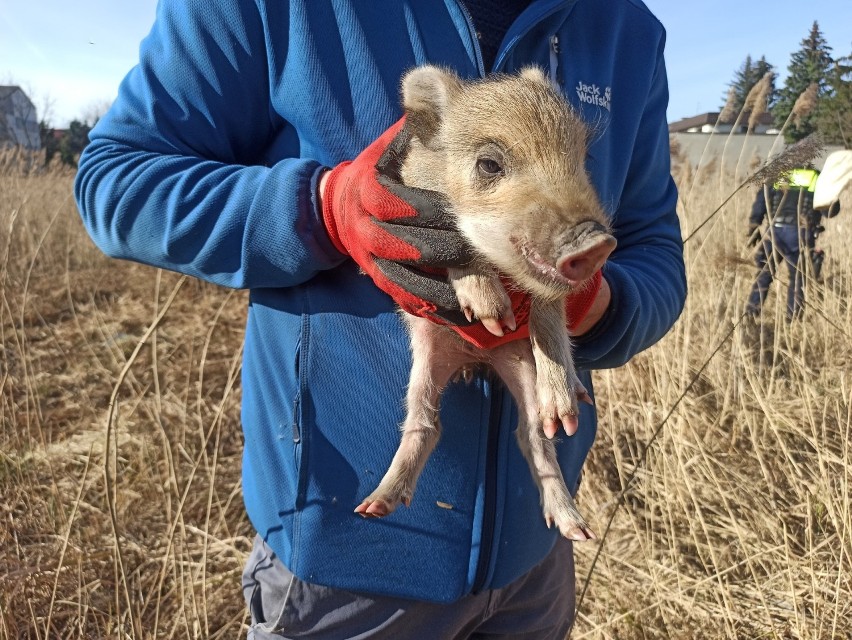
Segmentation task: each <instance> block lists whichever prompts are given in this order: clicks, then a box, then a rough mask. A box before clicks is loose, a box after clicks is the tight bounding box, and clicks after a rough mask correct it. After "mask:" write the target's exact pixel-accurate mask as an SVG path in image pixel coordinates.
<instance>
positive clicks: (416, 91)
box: [402, 65, 462, 146]
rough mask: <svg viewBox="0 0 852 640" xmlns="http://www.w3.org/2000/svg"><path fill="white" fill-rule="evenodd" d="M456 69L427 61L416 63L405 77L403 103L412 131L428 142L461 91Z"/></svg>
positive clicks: (425, 143) (435, 133) (436, 131)
mask: <svg viewBox="0 0 852 640" xmlns="http://www.w3.org/2000/svg"><path fill="white" fill-rule="evenodd" d="M461 87H462V85H461V80H459V77H458V76H457V75H455V74H454V73H453V72H451V71H449V70H446V69H442V68H440V67H436V66H433V65H425V66H422V67H415V68H414V69H412V70H411V71H409V72H408V73H406V74H405V76H404V77H403V79H402V106H403V108H404V109H405V116H406V123H407V126H408V127H409V129H410V131H411V133H412V134H413V135H414V136H416V137H417V138H420V141H421V142H422V143H423V144H424V145H426V146H428V145H429V141H430V140H432V138H434V137H435V136H436V135H437V134H438V131H439V130H440V128H441V122H442V121H443V119H444V116H445V114H446V112H447V108H448V106H449V104H450V102H451V100H452V99H453V97H454V96H455V95H456V94H457V93H458V92H460V91H461Z"/></svg>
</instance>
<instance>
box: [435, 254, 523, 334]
mask: <svg viewBox="0 0 852 640" xmlns="http://www.w3.org/2000/svg"><path fill="white" fill-rule="evenodd" d="M447 275H448V276H449V280H450V282H451V283H452V285H453V289H454V290H455V292H456V298H457V299H458V301H459V305H460V306H461V308H462V311H464V314H465V316H466V317H467V319H468V320H469V321H471V322H473V321H474V320H479V321H481V322H482V325H483V326H484V327H485V328H486V329H488V331H489V332H491V333H492V334H494V335H495V336H502V335H503V333H504V331H503V329H504V327H505V328H507V329H509V330H510V331H514V330H515V329H516V328H517V326H516V323H515V315H514V313H513V312H512V301H511V300H509V295H508V294H507V293H506V289H505V288H504V287H503V283H502V282H500V278H498V277H497V274H496V273H495V272H494V270H493V269H492V268H491V267H489V266H488V265H487V264H485V263H484V262H482V261H475V262H473V263H471V264H470V265H468V266H466V267H464V268H456V269H448V271H447Z"/></svg>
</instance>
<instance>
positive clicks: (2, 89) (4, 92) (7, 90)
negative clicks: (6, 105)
mask: <svg viewBox="0 0 852 640" xmlns="http://www.w3.org/2000/svg"><path fill="white" fill-rule="evenodd" d="M16 91H22V89H21V88H20V87H19V86H17V85H14V84H11V85H0V100H2V99H3V98H8V97H9V96H10V95H12V94H13V93H15V92H16Z"/></svg>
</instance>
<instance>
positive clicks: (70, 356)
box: [0, 165, 252, 639]
mask: <svg viewBox="0 0 852 640" xmlns="http://www.w3.org/2000/svg"><path fill="white" fill-rule="evenodd" d="M72 182H73V175H72V174H70V173H68V172H63V171H62V170H61V169H58V168H54V169H52V170H50V171H48V172H41V173H38V172H30V173H27V172H23V171H20V170H18V169H17V168H16V167H15V166H12V167H10V166H8V165H7V166H6V170H5V171H4V172H3V174H2V175H0V222H2V232H0V260H2V262H0V305H2V306H0V332H2V334H1V335H2V356H0V420H2V422H0V494H2V495H3V501H2V502H1V503H0V639H6V638H63V639H64V638H107V637H111V638H131V637H132V638H154V637H156V638H172V637H175V638H188V637H192V638H197V637H204V638H216V637H218V638H236V637H238V636H239V635H240V633H241V632H242V631H241V629H242V625H243V622H244V619H245V611H244V610H245V606H244V604H242V596H241V593H240V590H239V576H240V572H241V570H242V563H243V558H244V556H245V554H246V553H247V552H248V550H249V546H250V539H251V535H252V532H251V528H250V525H249V524H248V522H247V519H246V517H245V515H244V513H243V507H242V496H241V492H240V455H241V436H240V429H239V390H238V385H236V382H237V380H238V371H239V356H240V345H241V341H242V330H243V324H244V313H245V307H246V304H245V299H244V297H243V294H234V293H229V292H226V291H223V290H220V289H217V288H215V287H212V286H208V285H204V284H202V283H199V282H196V281H192V280H187V281H183V280H181V279H179V278H178V277H176V276H174V275H171V274H162V275H161V276H158V274H157V272H155V271H153V270H151V269H149V268H145V267H141V266H138V265H134V264H129V263H122V262H118V261H110V260H108V259H107V258H105V257H103V256H102V255H100V253H99V252H98V251H97V250H96V249H95V248H94V247H93V245H92V244H91V242H90V241H89V240H88V237H87V236H86V234H85V231H84V230H83V228H82V225H81V223H80V221H79V216H78V215H77V213H76V207H75V205H74V202H73V198H72V195H71V188H72ZM178 287H179V290H178V292H177V295H176V296H175V297H174V300H173V301H172V302H171V306H170V307H169V308H168V309H166V308H165V305H166V302H167V300H168V297H169V295H170V294H171V293H172V292H173V291H174V290H175V289H176V288H178ZM163 311H165V315H164V317H163V319H162V321H161V322H160V324H159V326H158V327H157V328H156V330H155V331H152V332H151V333H150V334H149V335H148V336H147V339H146V340H145V342H144V344H142V346H141V348H139V349H138V351H137V350H136V349H137V346H138V345H140V344H141V343H140V341H141V340H142V338H143V336H145V335H146V330H147V329H148V328H149V326H150V325H152V323H153V322H154V320H155V318H156V317H157V316H158V315H159V314H160V313H161V312H163ZM125 369H126V371H125ZM122 372H124V373H123V375H122ZM113 395H114V397H115V402H114V403H113V405H112V406H113V408H114V411H113V412H112V413H111V412H110V407H111V398H112V397H113ZM108 425H109V429H108V428H107V427H108ZM107 461H108V464H107ZM111 514H112V515H114V518H113V517H111Z"/></svg>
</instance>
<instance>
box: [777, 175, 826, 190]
mask: <svg viewBox="0 0 852 640" xmlns="http://www.w3.org/2000/svg"><path fill="white" fill-rule="evenodd" d="M818 177H819V171H816V170H815V169H793V170H791V171H788V172H787V173H785V174H783V175H782V176H781V177H780V178H779V180H778V182H776V183H775V184H774V185H773V186H774V187H775V188H776V189H791V188H792V189H806V190H807V191H809V192H810V193H813V192H814V190H815V189H816V182H817V178H818Z"/></svg>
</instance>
